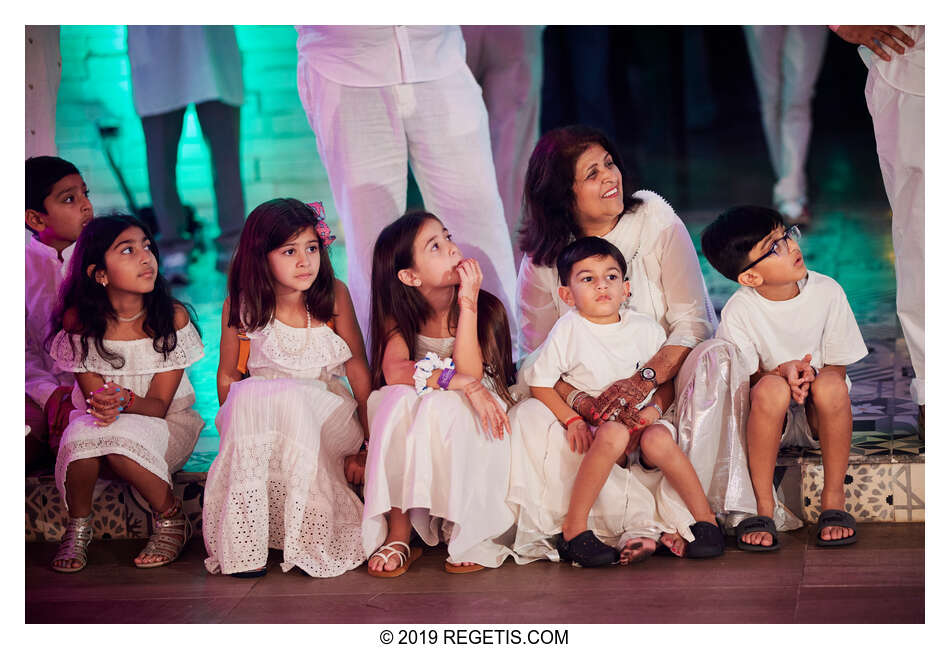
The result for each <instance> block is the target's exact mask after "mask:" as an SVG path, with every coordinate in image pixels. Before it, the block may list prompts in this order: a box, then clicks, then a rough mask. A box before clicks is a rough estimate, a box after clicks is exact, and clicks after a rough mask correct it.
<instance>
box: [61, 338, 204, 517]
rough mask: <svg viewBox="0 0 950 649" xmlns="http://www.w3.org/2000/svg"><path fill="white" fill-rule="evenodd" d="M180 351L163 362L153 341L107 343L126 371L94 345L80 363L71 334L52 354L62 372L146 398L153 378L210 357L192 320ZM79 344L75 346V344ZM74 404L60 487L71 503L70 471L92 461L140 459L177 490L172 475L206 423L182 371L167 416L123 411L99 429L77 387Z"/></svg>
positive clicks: (66, 433) (63, 448) (63, 451)
mask: <svg viewBox="0 0 950 649" xmlns="http://www.w3.org/2000/svg"><path fill="white" fill-rule="evenodd" d="M176 334H177V336H178V343H177V345H176V346H175V349H174V350H172V352H171V353H170V354H169V355H168V358H163V356H162V354H160V353H159V352H156V351H155V349H154V348H153V347H152V344H153V343H152V339H151V338H140V339H138V340H104V341H103V343H104V344H105V347H106V349H108V350H110V351H112V352H115V353H118V354H120V355H121V356H122V358H123V359H124V361H125V362H124V363H123V364H122V367H119V368H114V367H113V366H112V365H111V364H110V363H109V361H107V360H105V359H103V358H102V357H101V356H100V355H99V354H98V352H97V351H96V346H95V344H94V343H93V342H92V341H90V342H89V354H88V356H87V357H86V360H85V361H83V362H80V358H81V356H80V346H79V337H78V336H70V335H69V334H67V333H66V332H65V331H61V332H59V333H58V334H56V337H55V338H54V339H53V344H52V348H51V350H50V353H51V355H52V356H53V358H55V359H56V361H57V364H58V366H59V368H60V369H62V370H64V371H69V372H77V373H78V372H94V373H96V374H99V375H100V376H102V378H103V379H104V380H106V381H110V382H112V383H115V384H116V385H120V386H122V387H124V388H127V389H129V390H131V391H132V392H134V393H135V394H137V395H145V394H147V393H148V388H149V386H150V385H151V383H152V378H153V377H154V376H155V375H156V374H159V373H161V372H170V371H172V370H182V369H185V368H186V367H188V366H190V365H192V364H194V363H195V362H196V361H198V360H199V359H200V358H201V357H202V356H204V346H203V345H202V344H201V337H200V336H199V335H198V331H197V330H196V329H195V326H194V325H193V324H191V323H190V322H189V323H188V324H187V325H185V326H184V327H182V328H181V329H179V330H178V331H177V332H176ZM71 340H72V342H73V343H74V347H73V346H72V345H71V344H70V343H71ZM72 399H73V405H74V406H75V407H76V409H75V410H73V411H72V412H71V413H70V416H69V426H67V427H66V430H65V431H63V439H62V442H60V445H59V454H58V455H57V456H56V486H57V487H59V491H60V494H61V495H62V497H63V503H66V470H67V468H68V467H69V463H70V462H74V461H76V460H81V459H85V458H90V457H100V456H103V455H109V454H116V455H124V456H125V457H127V458H129V459H131V460H134V461H135V462H136V463H137V464H138V465H139V466H141V467H142V468H144V469H146V470H148V471H150V472H151V473H153V474H155V475H156V476H158V477H159V478H161V479H162V480H164V481H165V482H166V483H168V486H169V487H171V486H172V474H173V473H174V472H175V471H178V470H179V469H181V467H182V466H184V464H185V462H186V461H187V460H188V457H189V456H190V455H191V452H192V451H193V450H194V448H195V443H196V442H197V441H198V435H199V434H200V433H201V429H202V428H204V421H203V420H202V419H201V417H200V416H199V415H198V413H197V412H195V410H194V408H193V407H192V406H194V404H195V390H194V388H193V387H192V385H191V381H189V380H188V374H187V373H182V376H181V382H180V383H179V384H178V390H176V392H175V396H174V397H172V402H171V404H170V405H169V406H168V412H167V413H166V414H165V418H164V419H162V418H161V417H148V416H146V415H135V414H131V413H123V414H120V415H119V416H118V418H117V419H116V420H115V421H114V422H112V423H111V424H109V425H108V426H98V425H96V421H97V420H96V419H95V418H94V417H93V416H92V415H88V414H86V407H87V406H86V400H85V396H84V395H83V393H82V390H81V389H80V387H79V384H78V383H77V384H76V386H75V387H74V388H73V394H72Z"/></svg>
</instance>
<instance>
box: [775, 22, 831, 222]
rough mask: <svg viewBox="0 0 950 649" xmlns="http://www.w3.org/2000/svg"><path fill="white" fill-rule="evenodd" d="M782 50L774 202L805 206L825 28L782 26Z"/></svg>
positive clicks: (819, 26)
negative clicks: (813, 104)
mask: <svg viewBox="0 0 950 649" xmlns="http://www.w3.org/2000/svg"><path fill="white" fill-rule="evenodd" d="M785 29H786V32H785V47H784V49H783V52H782V97H781V135H780V137H781V140H782V159H781V162H780V166H779V169H780V172H779V181H778V184H776V185H775V202H776V203H777V204H779V205H781V203H782V202H783V201H797V202H798V203H799V204H800V205H805V204H806V203H807V202H808V200H807V198H808V197H807V191H808V188H807V179H806V176H805V163H806V161H807V159H808V143H809V140H810V139H811V100H812V97H813V96H814V94H815V82H816V81H817V80H818V73H819V72H821V64H822V61H823V60H824V57H825V45H826V44H827V42H828V31H829V30H828V29H827V28H826V27H824V26H821V25H793V26H789V27H786V28H785Z"/></svg>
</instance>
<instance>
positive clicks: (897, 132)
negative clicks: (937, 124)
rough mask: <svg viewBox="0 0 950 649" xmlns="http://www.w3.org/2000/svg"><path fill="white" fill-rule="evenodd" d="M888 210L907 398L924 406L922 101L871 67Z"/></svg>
mask: <svg viewBox="0 0 950 649" xmlns="http://www.w3.org/2000/svg"><path fill="white" fill-rule="evenodd" d="M864 94H865V97H866V98H867V102H868V110H869V111H870V113H871V119H872V120H873V122H874V139H875V140H876V141H877V155H878V159H879V160H880V163H881V174H882V175H883V177H884V189H885V191H886V192H887V200H888V202H890V204H891V211H892V212H893V221H892V226H891V227H892V234H893V238H894V270H895V272H896V274H897V316H898V318H899V319H900V323H901V329H902V330H903V331H904V338H905V339H906V341H907V349H908V351H909V352H910V360H911V363H912V364H913V366H914V379H913V380H912V381H911V384H910V391H911V396H912V397H913V399H914V400H915V401H916V402H917V404H918V405H923V403H924V97H923V95H912V94H910V93H906V92H902V91H900V90H897V89H895V88H894V87H892V86H891V85H889V84H888V83H887V82H886V81H884V79H883V78H882V77H881V76H880V74H879V73H878V72H877V70H876V69H874V68H872V69H871V71H870V72H868V81H867V86H866V87H865V90H864Z"/></svg>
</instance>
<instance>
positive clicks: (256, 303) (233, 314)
mask: <svg viewBox="0 0 950 649" xmlns="http://www.w3.org/2000/svg"><path fill="white" fill-rule="evenodd" d="M319 222H320V221H319V219H318V218H317V215H316V212H314V210H313V209H312V208H311V207H309V206H307V205H305V204H304V203H301V202H300V201H298V200H297V199H294V198H274V199H272V200H269V201H267V202H265V203H261V204H260V205H258V206H257V207H255V208H254V210H253V211H252V212H251V213H250V214H249V215H248V217H247V222H246V223H245V224H244V229H243V230H242V231H241V239H240V241H238V247H237V252H235V253H234V260H233V261H232V262H231V269H230V271H229V272H228V296H229V298H230V300H231V305H230V311H229V312H228V326H229V327H234V328H240V327H241V326H244V327H246V328H247V329H248V331H254V330H255V329H260V328H261V327H264V326H266V325H267V323H269V322H270V321H271V320H272V319H273V317H274V311H275V309H276V308H277V298H276V296H275V295H274V278H273V275H271V272H270V264H269V263H268V262H267V253H269V252H270V251H271V250H276V249H277V248H279V247H281V246H282V245H284V244H285V243H287V241H288V240H290V239H293V238H294V237H295V236H297V234H299V233H300V231H301V230H303V229H305V228H311V227H312V228H317V226H318V224H319ZM317 240H318V242H319V245H320V269H319V270H318V271H317V278H316V279H315V280H314V282H313V284H311V285H310V288H309V289H307V291H306V292H305V293H304V295H305V298H304V299H305V300H306V303H307V308H308V309H309V310H310V314H311V315H312V316H313V317H314V318H317V319H318V320H322V321H323V322H328V321H329V320H330V319H331V318H332V317H333V305H334V299H333V297H334V293H333V266H332V265H331V264H330V255H329V253H328V252H327V248H326V246H325V245H324V244H323V240H322V239H321V238H320V237H319V236H318V237H317Z"/></svg>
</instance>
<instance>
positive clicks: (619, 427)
mask: <svg viewBox="0 0 950 649" xmlns="http://www.w3.org/2000/svg"><path fill="white" fill-rule="evenodd" d="M629 442H630V431H628V430H627V427H626V426H624V425H623V424H618V423H617V422H615V421H607V422H604V423H603V424H601V425H600V427H599V428H598V429H597V435H595V436H594V444H596V445H598V446H602V447H603V448H604V450H605V451H607V452H609V453H610V454H611V456H617V455H619V454H620V453H623V452H624V451H625V450H626V448H627V444H628V443H629Z"/></svg>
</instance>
